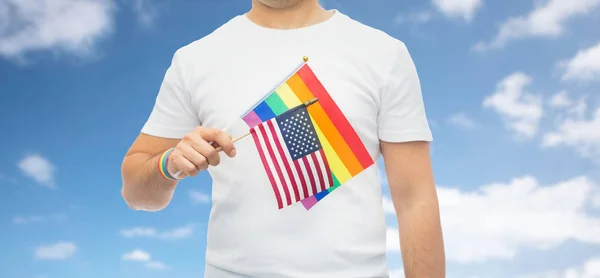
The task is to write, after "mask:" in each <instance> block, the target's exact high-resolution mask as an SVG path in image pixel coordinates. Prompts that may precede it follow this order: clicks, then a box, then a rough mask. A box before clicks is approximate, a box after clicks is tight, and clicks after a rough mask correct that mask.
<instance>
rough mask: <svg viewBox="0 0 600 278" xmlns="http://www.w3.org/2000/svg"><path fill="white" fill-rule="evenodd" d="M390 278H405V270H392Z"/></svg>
mask: <svg viewBox="0 0 600 278" xmlns="http://www.w3.org/2000/svg"><path fill="white" fill-rule="evenodd" d="M389 278H404V269H402V268H397V269H391V270H390V276H389Z"/></svg>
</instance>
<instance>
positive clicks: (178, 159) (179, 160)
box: [170, 152, 198, 176]
mask: <svg viewBox="0 0 600 278" xmlns="http://www.w3.org/2000/svg"><path fill="white" fill-rule="evenodd" d="M171 156H172V157H171V158H170V162H171V163H172V164H173V168H174V169H177V171H179V170H181V172H183V173H185V174H186V175H188V176H196V175H198V167H197V166H196V165H195V164H194V163H193V162H191V161H190V160H188V159H187V158H185V157H184V156H183V154H182V153H178V152H173V153H171ZM172 174H175V173H174V172H173V173H172Z"/></svg>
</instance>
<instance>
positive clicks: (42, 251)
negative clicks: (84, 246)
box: [35, 241, 77, 260]
mask: <svg viewBox="0 0 600 278" xmlns="http://www.w3.org/2000/svg"><path fill="white" fill-rule="evenodd" d="M76 251H77V246H76V245H75V243H73V242H64V241H61V242H57V243H55V244H52V245H42V246H39V247H37V248H36V249H35V257H36V258H38V259H43V260H65V259H68V258H69V257H71V256H73V254H75V252H76Z"/></svg>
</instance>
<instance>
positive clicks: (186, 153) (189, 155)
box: [181, 143, 208, 171]
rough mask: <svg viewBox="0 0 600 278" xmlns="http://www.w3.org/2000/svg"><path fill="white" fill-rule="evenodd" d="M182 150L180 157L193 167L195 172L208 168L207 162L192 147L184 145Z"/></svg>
mask: <svg viewBox="0 0 600 278" xmlns="http://www.w3.org/2000/svg"><path fill="white" fill-rule="evenodd" d="M192 144H195V143H192ZM181 148H182V152H181V154H182V156H183V157H184V158H185V159H187V160H188V161H190V162H191V163H192V164H194V165H195V167H196V169H197V170H200V171H204V170H206V169H207V168H208V160H207V158H206V157H204V155H202V154H201V153H200V152H198V150H196V149H195V148H194V147H192V145H184V146H182V147H181Z"/></svg>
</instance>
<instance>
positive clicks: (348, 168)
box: [242, 63, 374, 209]
mask: <svg viewBox="0 0 600 278" xmlns="http://www.w3.org/2000/svg"><path fill="white" fill-rule="evenodd" d="M315 97H316V98H318V99H319V100H318V102H316V103H315V104H313V105H311V106H309V107H308V113H309V114H310V117H311V119H312V121H313V123H314V126H315V130H316V132H317V135H318V136H319V140H320V141H321V143H322V145H323V150H324V151H325V156H326V158H327V162H328V163H329V166H330V168H331V177H332V179H333V182H334V186H333V187H331V188H329V189H327V190H324V191H322V192H320V193H318V194H316V195H314V196H311V197H309V198H306V199H304V200H302V204H303V205H304V206H305V207H306V209H310V208H311V207H312V206H314V205H315V204H316V203H317V202H318V201H320V200H321V199H323V198H324V197H325V196H326V195H327V194H329V193H330V192H332V191H333V190H335V189H336V188H338V187H339V186H340V185H342V184H344V183H345V182H346V181H348V180H350V179H351V178H352V177H354V176H356V175H358V174H359V173H360V172H362V171H363V170H364V169H366V168H368V167H369V166H371V165H373V164H374V162H373V159H372V158H371V155H370V154H369V153H368V151H367V149H366V148H365V146H364V144H363V143H362V141H361V140H360V138H359V136H358V134H357V133H356V131H355V130H354V129H353V128H352V126H351V125H350V122H348V120H347V119H346V117H345V116H344V114H343V113H342V112H341V110H340V109H339V108H338V106H337V104H336V103H335V102H334V101H333V99H332V98H331V96H330V95H329V93H328V92H327V90H326V89H325V87H323V85H322V84H321V82H320V81H319V79H318V78H317V77H316V76H315V74H314V72H313V71H312V70H311V68H310V67H309V66H308V64H306V63H305V64H303V65H302V66H301V67H300V69H298V71H297V72H296V73H295V74H294V75H292V76H291V77H289V78H288V79H287V80H286V81H284V82H283V83H282V84H280V86H279V87H277V88H276V89H275V91H274V92H271V93H270V94H268V95H267V97H266V98H265V99H264V100H262V101H261V102H260V103H258V104H257V105H256V106H254V108H253V109H251V110H250V111H249V112H248V113H246V114H245V115H244V116H242V119H243V120H244V121H245V122H246V124H247V125H248V126H249V127H250V128H252V127H254V126H256V125H258V124H260V123H262V122H264V121H267V120H269V119H272V118H274V117H275V116H277V115H280V114H282V113H283V112H285V111H287V110H288V109H290V108H293V107H295V106H297V105H300V104H301V103H303V102H305V101H308V100H310V99H312V98H315Z"/></svg>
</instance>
